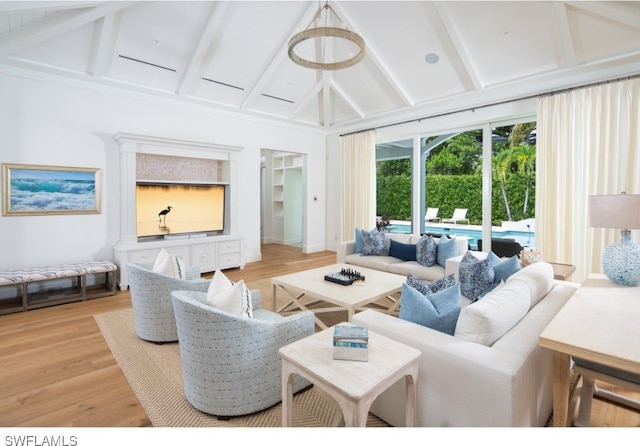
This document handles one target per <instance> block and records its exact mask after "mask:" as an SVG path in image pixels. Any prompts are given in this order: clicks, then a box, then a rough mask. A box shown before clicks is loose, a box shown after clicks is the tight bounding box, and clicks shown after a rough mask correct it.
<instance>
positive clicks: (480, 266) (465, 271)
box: [458, 251, 495, 302]
mask: <svg viewBox="0 0 640 446" xmlns="http://www.w3.org/2000/svg"><path fill="white" fill-rule="evenodd" d="M458 272H459V276H460V290H461V292H462V294H463V295H464V296H466V297H467V298H468V299H469V300H471V302H475V301H476V300H478V299H479V298H480V297H482V295H483V294H484V293H485V292H486V291H487V290H488V289H489V288H490V287H491V285H493V279H494V278H495V272H494V271H493V266H492V265H491V262H490V261H489V259H488V258H486V259H484V260H480V259H478V258H477V257H475V256H474V255H473V254H471V252H470V251H467V252H466V254H465V255H464V256H463V257H462V260H461V261H460V268H459V270H458Z"/></svg>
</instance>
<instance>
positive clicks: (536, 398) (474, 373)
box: [352, 262, 578, 427]
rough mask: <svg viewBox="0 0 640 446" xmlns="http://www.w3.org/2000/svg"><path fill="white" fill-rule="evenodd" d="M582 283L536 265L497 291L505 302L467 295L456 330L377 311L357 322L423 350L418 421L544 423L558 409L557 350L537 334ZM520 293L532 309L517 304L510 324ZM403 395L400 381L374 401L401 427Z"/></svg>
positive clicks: (357, 317)
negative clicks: (554, 391)
mask: <svg viewBox="0 0 640 446" xmlns="http://www.w3.org/2000/svg"><path fill="white" fill-rule="evenodd" d="M577 288H578V284H575V283H569V282H561V281H557V280H554V279H553V269H552V267H551V265H549V264H548V263H545V262H539V263H536V264H533V265H530V266H528V267H526V268H523V269H521V270H520V271H518V272H516V273H514V274H513V275H511V276H510V277H509V278H508V279H507V281H506V282H505V284H504V286H503V287H501V288H500V289H498V290H496V291H495V293H496V295H499V296H501V298H502V299H503V300H502V303H506V305H504V306H502V303H500V300H499V299H498V305H495V300H491V299H489V297H490V295H487V296H485V297H483V298H482V299H480V300H479V301H477V302H475V303H473V304H469V301H468V299H466V298H465V297H464V296H462V297H461V307H462V311H461V313H460V316H459V317H458V319H457V325H456V333H455V335H449V334H445V333H443V332H440V331H436V330H433V329H431V328H428V327H425V326H423V325H419V324H417V323H413V322H408V321H406V320H401V319H399V318H397V317H394V316H389V315H386V314H382V313H380V312H377V311H374V310H366V311H363V312H361V313H358V314H356V315H355V316H354V317H353V319H352V322H353V323H354V324H357V325H361V326H365V327H368V328H369V329H370V330H371V331H375V332H376V333H379V334H382V335H384V336H387V337H389V338H391V339H395V340H397V341H399V342H402V343H404V344H407V345H410V346H413V347H415V348H417V349H419V350H420V351H421V352H422V356H421V357H420V360H419V361H420V362H419V376H418V405H417V425H418V426H430V427H439V426H459V427H474V426H489V427H492V426H493V427H515V426H544V425H545V424H546V423H547V421H548V419H549V416H550V414H551V412H552V407H553V401H552V399H553V397H552V381H553V380H552V353H551V351H549V350H546V349H544V348H541V347H539V346H538V337H539V335H540V333H541V332H542V331H543V330H544V328H545V327H546V326H547V324H548V323H549V322H550V321H551V319H552V318H553V317H554V316H555V315H556V314H557V312H558V311H559V310H560V308H562V306H563V305H564V304H565V303H566V302H567V300H568V299H569V298H570V297H571V295H572V294H573V293H574V292H575V291H576V289H577ZM509 293H513V296H511V295H510V294H509ZM523 296H526V297H524V299H525V300H526V299H527V297H528V299H529V300H526V302H528V303H527V307H525V308H522V307H520V310H522V313H521V314H518V315H517V316H516V317H515V319H514V320H513V321H511V322H512V323H515V325H512V324H511V323H510V324H509V325H508V326H505V321H504V320H502V319H504V318H505V316H506V318H510V317H511V318H512V319H513V317H512V316H513V312H511V311H510V309H509V305H510V302H511V298H512V297H513V298H514V300H515V299H516V298H517V299H519V300H520V302H522V299H523ZM485 299H486V300H485ZM492 303H493V304H492ZM527 308H528V309H527ZM463 314H465V316H464V322H462V320H463ZM522 314H524V315H522ZM514 321H515V322H514ZM461 325H464V329H462V328H461ZM474 330H478V332H479V333H477V335H478V336H474V334H473V331H474ZM505 330H506V331H505ZM502 332H504V333H502ZM492 336H493V338H492ZM495 338H497V340H495ZM470 339H474V340H470ZM481 339H483V340H484V341H486V342H483V341H482V340H481ZM487 339H491V340H489V341H488V340H487ZM404 395H405V390H404V384H403V383H402V382H399V383H397V384H396V385H394V386H392V387H391V388H390V389H388V390H387V391H385V392H384V393H383V394H382V395H380V396H379V397H378V398H377V399H376V401H375V402H374V404H373V406H372V408H371V412H373V413H374V414H375V415H377V416H378V417H380V418H382V419H383V420H385V421H387V422H388V423H390V424H392V425H394V426H403V425H404V407H405V406H404V401H405V396H404Z"/></svg>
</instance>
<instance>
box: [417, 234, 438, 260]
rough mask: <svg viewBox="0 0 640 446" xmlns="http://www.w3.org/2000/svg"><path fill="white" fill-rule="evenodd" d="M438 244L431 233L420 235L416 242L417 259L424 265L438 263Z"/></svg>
mask: <svg viewBox="0 0 640 446" xmlns="http://www.w3.org/2000/svg"><path fill="white" fill-rule="evenodd" d="M437 248H438V244H437V243H436V241H435V240H434V238H433V237H431V236H430V235H425V236H422V237H420V240H418V242H417V243H416V260H417V261H418V263H419V264H421V265H423V266H433V265H435V264H436V251H437Z"/></svg>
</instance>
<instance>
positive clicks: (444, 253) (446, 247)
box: [436, 236, 458, 268]
mask: <svg viewBox="0 0 640 446" xmlns="http://www.w3.org/2000/svg"><path fill="white" fill-rule="evenodd" d="M457 255H458V242H457V241H456V239H454V238H447V237H444V236H442V238H441V239H440V241H439V242H438V247H437V249H436V263H437V264H438V265H440V266H441V267H443V268H444V267H445V266H446V262H447V259H448V258H450V257H455V256H457Z"/></svg>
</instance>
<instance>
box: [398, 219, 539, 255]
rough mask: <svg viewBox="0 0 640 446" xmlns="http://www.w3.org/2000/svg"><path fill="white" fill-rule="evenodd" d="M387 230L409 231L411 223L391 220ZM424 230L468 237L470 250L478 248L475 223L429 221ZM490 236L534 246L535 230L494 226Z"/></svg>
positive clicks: (477, 227) (408, 232) (480, 231)
mask: <svg viewBox="0 0 640 446" xmlns="http://www.w3.org/2000/svg"><path fill="white" fill-rule="evenodd" d="M387 229H389V232H396V233H405V234H410V233H411V225H410V224H409V223H408V222H407V223H403V222H392V224H390V225H389V226H387ZM424 232H426V233H432V234H446V235H450V236H459V237H468V238H469V246H470V248H471V249H472V250H474V251H477V250H478V239H481V238H482V227H481V226H475V225H454V224H446V223H429V224H428V225H425V227H424ZM491 237H493V238H510V239H514V240H515V241H516V242H518V243H520V245H522V246H523V247H524V246H530V247H534V246H535V232H534V231H533V230H531V231H516V230H513V229H504V228H501V227H497V226H494V227H493V229H492V231H491Z"/></svg>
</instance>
